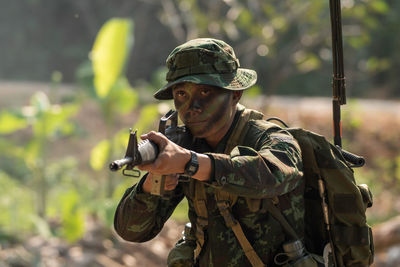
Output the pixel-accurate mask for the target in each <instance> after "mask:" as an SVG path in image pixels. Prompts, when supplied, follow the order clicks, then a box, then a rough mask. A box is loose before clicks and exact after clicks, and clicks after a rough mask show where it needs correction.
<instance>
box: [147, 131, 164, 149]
mask: <svg viewBox="0 0 400 267" xmlns="http://www.w3.org/2000/svg"><path fill="white" fill-rule="evenodd" d="M140 138H141V139H143V140H144V139H148V140H151V141H153V142H154V143H156V144H157V145H158V146H159V147H160V150H161V148H163V147H165V146H166V145H167V144H168V139H167V137H165V136H164V135H163V134H162V133H159V132H155V131H151V132H148V133H147V134H143V135H141V136H140Z"/></svg>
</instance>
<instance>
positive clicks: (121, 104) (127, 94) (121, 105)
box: [110, 78, 139, 114]
mask: <svg viewBox="0 0 400 267" xmlns="http://www.w3.org/2000/svg"><path fill="white" fill-rule="evenodd" d="M110 98H111V100H110V101H111V104H112V105H113V107H114V109H115V110H116V111H118V112H119V113H121V114H126V113H128V112H130V111H131V110H132V109H133V108H134V107H136V105H137V103H138V100H139V98H138V95H137V92H136V91H134V90H133V89H132V88H131V87H130V85H129V82H128V80H127V79H126V78H120V79H119V80H118V81H117V83H116V86H114V88H113V90H111V92H110Z"/></svg>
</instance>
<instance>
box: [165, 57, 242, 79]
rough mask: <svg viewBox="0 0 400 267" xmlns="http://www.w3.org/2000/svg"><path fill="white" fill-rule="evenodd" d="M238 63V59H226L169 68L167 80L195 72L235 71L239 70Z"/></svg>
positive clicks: (217, 72) (218, 72) (219, 72)
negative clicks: (173, 68)
mask: <svg viewBox="0 0 400 267" xmlns="http://www.w3.org/2000/svg"><path fill="white" fill-rule="evenodd" d="M237 68H238V64H237V62H236V61H228V62H227V61H224V62H216V63H214V64H202V65H196V66H191V67H187V68H180V69H175V70H169V71H168V73H167V77H166V80H167V81H168V82H171V81H174V80H176V79H179V78H180V77H183V76H187V75H195V74H222V73H233V72H235V71H236V70H237Z"/></svg>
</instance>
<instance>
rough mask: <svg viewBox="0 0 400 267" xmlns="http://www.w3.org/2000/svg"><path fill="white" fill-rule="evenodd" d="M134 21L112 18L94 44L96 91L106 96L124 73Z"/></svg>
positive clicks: (131, 43)
mask: <svg viewBox="0 0 400 267" xmlns="http://www.w3.org/2000/svg"><path fill="white" fill-rule="evenodd" d="M132 30H133V23H132V22H131V21H129V20H127V19H117V18H115V19H110V20H109V21H107V22H106V23H105V24H104V26H103V27H102V28H101V29H100V31H99V33H98V34H97V37H96V40H95V42H94V45H93V50H92V53H91V59H92V62H93V71H94V84H95V88H96V93H97V95H98V96H99V97H100V98H105V97H106V96H107V95H108V93H109V91H110V90H111V88H112V87H113V86H114V84H116V82H117V80H118V79H119V78H120V76H121V74H122V73H123V70H124V67H125V65H126V60H127V58H128V55H129V52H130V49H131V47H132V45H133V38H132V35H131V32H132Z"/></svg>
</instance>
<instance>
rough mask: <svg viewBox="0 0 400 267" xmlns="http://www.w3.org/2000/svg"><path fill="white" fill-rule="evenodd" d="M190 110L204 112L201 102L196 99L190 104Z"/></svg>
mask: <svg viewBox="0 0 400 267" xmlns="http://www.w3.org/2000/svg"><path fill="white" fill-rule="evenodd" d="M189 110H191V111H195V112H202V111H203V108H202V106H201V104H200V103H199V101H198V100H196V99H194V100H192V102H191V103H190V106H189Z"/></svg>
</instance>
